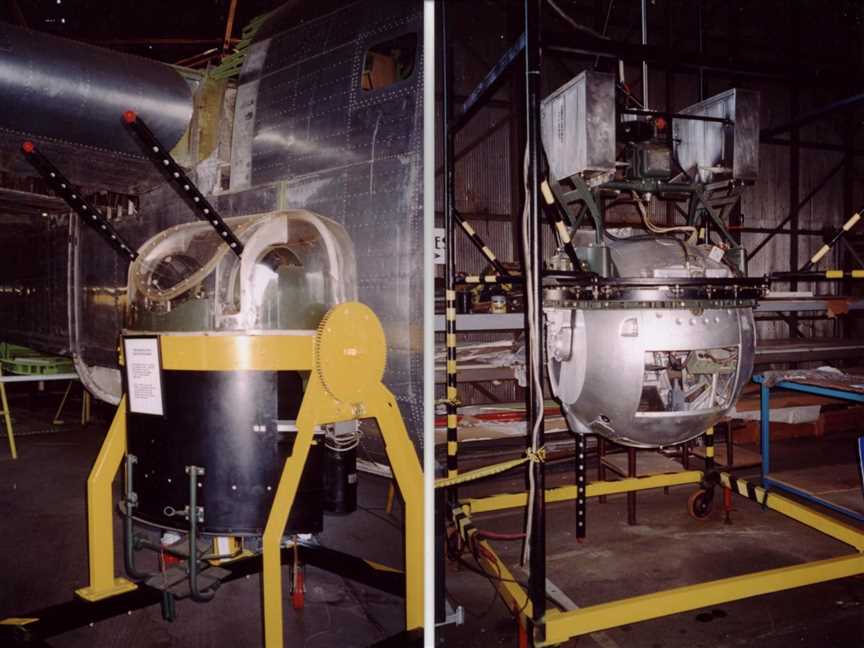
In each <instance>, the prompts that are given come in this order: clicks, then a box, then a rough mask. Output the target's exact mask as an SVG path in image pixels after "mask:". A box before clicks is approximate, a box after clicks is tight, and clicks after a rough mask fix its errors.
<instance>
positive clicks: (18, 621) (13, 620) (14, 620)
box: [0, 617, 39, 626]
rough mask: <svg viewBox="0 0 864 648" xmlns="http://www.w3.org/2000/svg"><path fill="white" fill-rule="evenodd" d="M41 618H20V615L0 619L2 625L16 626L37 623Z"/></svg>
mask: <svg viewBox="0 0 864 648" xmlns="http://www.w3.org/2000/svg"><path fill="white" fill-rule="evenodd" d="M38 620H39V619H30V618H19V617H9V618H8V619H3V620H2V621H0V625H14V626H23V625H27V624H28V623H36V622H37V621H38Z"/></svg>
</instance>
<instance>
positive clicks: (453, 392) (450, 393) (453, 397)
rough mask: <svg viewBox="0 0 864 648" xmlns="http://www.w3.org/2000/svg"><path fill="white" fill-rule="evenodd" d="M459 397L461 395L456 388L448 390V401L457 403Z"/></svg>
mask: <svg viewBox="0 0 864 648" xmlns="http://www.w3.org/2000/svg"><path fill="white" fill-rule="evenodd" d="M458 397H459V393H458V392H457V391H456V388H455V387H448V388H447V400H450V401H455V400H456V399H457V398H458Z"/></svg>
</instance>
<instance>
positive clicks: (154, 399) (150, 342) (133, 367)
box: [123, 337, 165, 416]
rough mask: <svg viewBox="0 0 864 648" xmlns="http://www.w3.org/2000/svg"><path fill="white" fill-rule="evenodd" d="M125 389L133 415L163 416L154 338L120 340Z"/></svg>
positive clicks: (160, 382)
mask: <svg viewBox="0 0 864 648" xmlns="http://www.w3.org/2000/svg"><path fill="white" fill-rule="evenodd" d="M123 356H124V359H125V361H126V389H127V390H128V397H129V411H130V412H132V413H133V414H151V415H154V416H164V414H165V411H164V407H163V402H162V401H163V399H162V363H161V358H160V357H159V338H158V337H130V338H123Z"/></svg>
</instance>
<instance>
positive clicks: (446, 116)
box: [441, 2, 459, 502]
mask: <svg viewBox="0 0 864 648" xmlns="http://www.w3.org/2000/svg"><path fill="white" fill-rule="evenodd" d="M452 58H453V57H452V51H451V50H450V42H449V40H448V38H447V3H446V2H442V3H441V69H442V71H443V75H444V82H443V83H442V84H441V86H442V95H443V96H442V99H443V106H442V111H441V112H442V116H443V122H444V123H443V124H442V129H441V130H442V132H443V133H444V151H443V159H442V162H443V166H444V232H445V248H444V300H445V302H446V307H445V317H444V320H445V328H446V333H447V335H446V346H447V381H446V382H447V384H446V386H445V388H446V394H445V402H446V407H447V476H448V477H455V476H457V475H458V474H459V429H458V425H457V423H458V416H459V408H458V406H457V404H456V403H457V402H458V398H459V383H458V378H457V375H456V241H455V239H456V204H455V195H456V175H455V168H454V167H455V160H454V151H455V146H456V145H455V140H456V132H455V129H454V128H453V97H452V90H453V61H452ZM449 497H450V498H451V501H452V502H455V501H456V499H457V498H458V491H457V489H456V487H455V486H454V487H452V488H451V489H449Z"/></svg>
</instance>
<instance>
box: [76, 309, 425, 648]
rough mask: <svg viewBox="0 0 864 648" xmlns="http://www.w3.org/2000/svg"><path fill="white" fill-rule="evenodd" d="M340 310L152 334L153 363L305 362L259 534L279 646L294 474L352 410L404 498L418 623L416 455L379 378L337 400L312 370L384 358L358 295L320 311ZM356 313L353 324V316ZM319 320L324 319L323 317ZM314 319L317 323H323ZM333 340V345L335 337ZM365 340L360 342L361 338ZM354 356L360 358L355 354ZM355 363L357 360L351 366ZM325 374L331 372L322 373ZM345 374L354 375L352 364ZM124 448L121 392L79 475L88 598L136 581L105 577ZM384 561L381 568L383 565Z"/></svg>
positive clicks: (110, 566)
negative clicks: (318, 439)
mask: <svg viewBox="0 0 864 648" xmlns="http://www.w3.org/2000/svg"><path fill="white" fill-rule="evenodd" d="M331 315H341V316H343V317H342V318H341V319H342V321H343V324H342V327H341V328H340V327H339V326H337V324H338V320H339V318H338V317H337V318H332V319H331V320H330V321H331V322H334V324H333V326H332V327H331V328H329V329H319V331H318V334H317V335H312V334H304V333H300V334H284V335H163V336H161V337H160V346H161V351H162V366H163V368H164V369H168V370H179V371H183V370H197V371H228V370H232V371H235V370H238V369H239V370H244V369H245V370H259V371H310V372H311V373H310V378H309V383H308V385H307V388H306V391H305V393H304V396H303V402H302V403H301V406H300V412H299V414H298V417H297V436H296V437H295V440H294V446H293V448H292V451H291V455H290V456H289V457H288V458H287V459H286V460H285V465H284V467H283V469H282V475H281V477H280V479H279V484H278V486H277V487H276V493H275V495H274V498H273V504H272V505H271V509H270V514H269V516H268V519H267V524H266V526H265V529H264V534H263V538H262V540H263V542H262V544H263V566H262V571H261V580H262V587H263V599H264V604H263V609H264V645H265V646H266V648H278V647H280V646H282V645H283V626H282V565H281V546H280V545H281V543H282V537H283V533H284V530H285V525H286V523H287V520H288V516H289V515H290V512H291V507H292V505H293V503H294V498H295V495H296V493H297V487H298V484H299V481H300V476H301V475H302V473H303V467H304V466H305V464H306V460H307V457H308V455H309V448H310V447H311V445H312V442H313V435H314V431H315V428H316V427H319V426H321V425H324V424H329V423H336V422H340V421H348V420H352V419H359V418H374V419H376V421H377V422H378V427H379V429H380V431H381V435H382V437H383V439H384V443H385V446H386V451H387V457H388V459H389V460H390V466H391V469H392V471H393V476H394V478H395V481H396V484H397V485H398V487H399V490H400V492H401V493H402V497H403V499H404V502H405V624H406V628H407V629H409V630H411V629H414V628H419V627H421V626H422V625H423V563H424V548H423V541H424V533H423V471H422V468H421V466H420V460H419V458H418V457H417V452H416V450H415V448H414V444H413V443H412V442H411V438H410V437H409V436H408V432H407V430H406V429H405V424H404V422H403V421H402V415H401V413H400V411H399V407H398V405H397V403H396V399H395V397H394V396H393V394H392V393H391V392H390V391H389V390H388V389H387V388H386V387H385V386H384V385H383V384H382V383H381V382H380V376H379V377H378V379H376V380H374V381H372V383H371V384H367V385H365V386H364V387H363V388H362V389H361V390H360V391H359V392H356V393H355V394H354V395H357V396H358V398H356V399H355V400H354V401H353V402H344V401H342V400H339V399H338V398H337V397H336V396H334V395H333V393H331V391H332V390H328V389H327V386H326V385H325V381H326V380H327V373H326V372H322V371H316V370H315V369H316V368H319V363H318V360H319V359H321V358H322V357H326V358H327V359H328V365H327V366H328V367H329V369H328V371H338V367H336V366H334V362H333V358H338V357H339V356H340V355H341V356H342V357H344V358H345V359H346V360H345V362H346V366H347V367H349V371H351V370H356V369H358V364H363V362H362V358H364V357H365V358H366V359H367V360H368V361H369V362H371V363H372V364H373V365H375V366H377V365H380V366H381V368H382V370H383V360H382V358H381V357H379V354H384V353H385V348H384V345H383V343H382V341H383V332H381V330H380V323H378V320H377V318H375V317H374V315H372V314H371V311H370V310H369V309H368V308H366V307H365V306H363V305H362V304H357V303H351V304H341V305H339V306H336V307H335V308H334V309H332V310H331V311H330V313H328V318H329V317H330V316H331ZM358 315H359V316H360V317H359V320H360V321H361V322H365V323H359V324H358V323H357V316H358ZM349 320H350V321H351V322H352V327H353V328H354V329H356V328H357V327H358V326H359V327H367V331H371V332H370V334H369V336H368V339H367V340H364V339H362V336H359V335H358V332H357V331H356V330H352V331H350V332H349V333H347V334H345V335H340V334H341V333H342V332H343V331H344V329H345V322H346V321H349ZM325 321H326V320H325ZM322 326H323V325H322ZM340 343H341V344H342V346H340ZM364 343H365V346H364ZM358 358H360V359H359V360H358ZM359 369H362V367H359ZM331 375H332V374H331ZM353 375H357V374H356V373H355V374H353ZM125 454H126V398H125V396H124V397H123V399H122V400H121V402H120V404H119V405H118V407H117V413H116V414H115V416H114V421H113V422H112V424H111V427H110V428H109V430H108V434H107V435H106V437H105V441H104V442H103V444H102V449H101V450H100V452H99V456H98V458H97V459H96V463H95V465H94V466H93V469H92V470H91V473H90V477H89V478H88V480H87V504H88V512H87V523H88V539H89V546H88V552H89V558H90V584H89V586H88V587H85V588H83V589H80V590H78V591H77V592H76V593H77V594H78V595H79V596H81V597H82V598H84V599H86V600H89V601H97V600H100V599H104V598H107V597H109V596H114V595H116V594H120V593H123V592H126V591H129V590H131V589H134V588H135V584H134V583H131V582H130V581H128V580H126V579H123V578H115V577H114V537H113V514H112V513H113V512H112V489H111V488H112V487H111V485H112V482H113V480H114V477H115V476H116V474H117V472H118V470H119V468H120V463H121V461H122V459H123V456H124V455H125ZM388 569H389V568H388Z"/></svg>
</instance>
